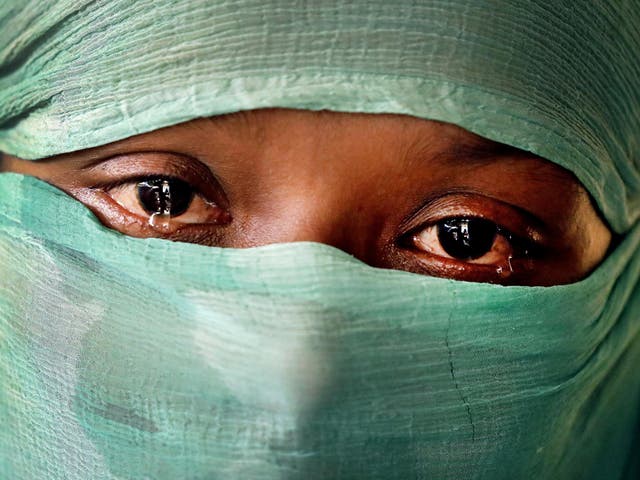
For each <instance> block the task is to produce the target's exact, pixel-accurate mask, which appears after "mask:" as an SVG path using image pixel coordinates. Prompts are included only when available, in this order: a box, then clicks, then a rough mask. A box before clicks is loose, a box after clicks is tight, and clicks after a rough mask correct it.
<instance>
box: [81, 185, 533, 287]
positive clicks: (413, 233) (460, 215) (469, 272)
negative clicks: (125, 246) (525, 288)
mask: <svg viewBox="0 0 640 480" xmlns="http://www.w3.org/2000/svg"><path fill="white" fill-rule="evenodd" d="M166 181H177V182H181V183H184V184H186V185H187V186H188V187H189V188H190V189H191V200H190V201H189V203H188V205H187V208H186V210H187V211H186V212H184V213H180V214H179V215H177V216H174V217H170V216H167V217H163V216H160V217H159V218H160V220H162V221H160V222H154V218H156V217H157V215H156V214H150V213H149V210H146V209H145V208H144V207H143V206H142V204H141V200H140V197H139V188H140V184H141V183H146V184H147V186H148V185H150V184H152V183H153V182H156V184H155V186H157V184H158V182H160V183H162V182H166ZM124 187H130V188H133V189H136V190H135V191H136V194H135V195H136V201H137V204H138V206H139V207H140V208H141V209H144V210H145V211H146V213H145V215H141V214H136V213H135V212H132V209H131V208H129V207H127V206H126V205H123V204H122V203H120V202H118V200H117V199H116V198H114V196H113V192H114V191H117V190H118V189H123V188H124ZM92 189H93V190H94V191H96V190H97V191H99V192H102V193H103V194H104V197H108V198H107V200H108V201H109V202H111V204H113V205H114V206H115V207H116V208H117V209H118V210H119V211H120V213H119V215H122V214H123V213H124V212H126V214H127V215H129V216H132V215H133V216H137V217H138V219H137V220H136V222H137V224H138V225H139V228H140V229H141V231H140V232H139V234H138V236H157V235H160V236H164V237H167V238H171V239H172V240H177V241H191V242H194V241H195V242H199V240H198V239H199V238H200V239H208V240H206V241H205V242H204V243H205V244H209V245H217V244H219V243H218V242H217V240H215V238H217V236H219V235H220V229H219V227H220V226H221V225H224V224H226V223H228V222H229V221H230V220H231V217H230V214H229V213H228V212H227V210H225V209H222V208H221V207H219V206H218V204H217V203H216V202H214V201H211V196H208V195H205V194H203V193H202V190H201V189H200V188H198V187H197V186H195V185H194V182H192V181H190V180H189V179H187V178H184V177H182V176H178V175H163V174H153V173H149V174H145V173H143V174H139V175H135V176H131V177H128V178H123V179H119V180H116V181H111V182H108V181H107V182H104V183H102V184H100V185H96V186H94V187H92ZM129 195H131V192H130V191H129ZM463 197H464V195H463ZM465 198H466V197H465ZM193 199H201V201H202V202H204V203H203V205H204V204H206V205H207V206H208V207H210V208H212V209H216V212H217V213H216V214H215V215H212V216H211V218H210V220H211V221H206V222H201V221H199V222H189V221H187V222H181V221H180V220H181V217H183V216H185V215H188V210H190V209H191V207H192V202H193ZM128 200H129V201H131V198H129V199H128ZM460 202H462V203H460ZM467 203H469V202H468V201H467V200H455V201H454V202H452V205H453V207H452V206H451V205H442V206H438V205H434V206H433V207H432V208H430V210H432V211H437V210H440V211H441V212H440V214H442V211H444V213H445V214H446V213H447V212H449V214H448V215H446V216H442V217H441V218H430V219H429V220H428V221H426V222H421V224H420V225H418V226H417V227H414V228H412V229H410V230H409V231H408V232H407V233H405V234H403V235H401V237H400V240H399V241H398V242H397V244H398V247H400V250H401V251H403V252H406V253H404V254H403V256H406V255H410V256H411V258H410V259H409V261H410V263H414V264H417V266H416V268H415V270H416V272H418V273H423V274H425V273H426V274H428V275H434V276H445V277H450V278H458V279H461V280H472V281H483V282H487V281H488V282H493V281H498V282H502V281H506V278H507V277H510V276H511V275H512V274H514V273H519V271H521V270H530V269H531V268H532V261H533V259H534V258H535V257H536V256H537V255H538V253H539V251H540V246H539V245H538V244H537V242H535V241H534V240H532V239H529V238H525V237H523V236H519V235H516V234H514V233H512V231H511V230H509V229H507V228H505V227H503V226H502V225H499V224H498V223H496V222H494V221H492V220H491V219H490V218H484V217H482V216H479V215H477V214H474V213H473V212H475V211H477V208H480V206H478V207H476V208H468V207H467V208H462V207H461V205H465V204H467ZM473 203H474V202H471V204H473ZM481 205H484V203H481ZM495 214H498V212H495ZM145 216H148V218H145ZM156 219H157V218H156ZM107 220H108V219H107ZM455 221H458V222H460V221H466V222H481V223H483V224H484V225H485V226H486V225H491V228H492V229H493V234H492V235H493V240H492V242H493V243H492V244H491V245H490V247H491V249H492V248H493V246H494V245H495V243H496V239H498V238H502V239H504V240H503V242H506V243H507V244H508V246H509V248H510V249H512V250H513V254H509V255H508V256H506V255H503V258H501V260H500V262H499V263H495V262H494V263H483V262H482V261H480V260H481V259H482V258H484V257H485V256H486V255H488V254H489V253H491V251H492V250H491V249H490V250H488V251H487V253H485V254H484V255H482V256H480V257H477V258H456V257H454V256H452V255H449V253H448V252H447V251H446V248H445V247H443V246H442V245H440V247H439V248H440V250H442V251H443V252H444V253H445V255H442V254H437V253H434V252H433V250H434V249H433V248H432V249H431V251H429V249H424V248H419V246H418V245H417V244H416V243H417V242H416V237H418V236H419V235H421V234H422V233H423V232H427V231H429V229H431V231H432V236H433V234H434V231H435V230H438V229H440V228H442V226H443V225H444V224H445V223H446V222H455ZM107 223H109V222H107ZM414 224H415V223H414ZM212 227H217V228H212ZM434 229H435V230H434ZM145 231H146V233H145ZM152 232H157V233H156V234H154V233H152ZM187 232H191V233H187ZM195 232H199V233H195ZM126 233H130V234H131V233H132V232H130V231H129V232H126ZM140 233H141V234H140ZM436 235H437V233H436ZM441 240H442V239H441V238H440V237H439V236H438V239H437V242H438V243H441ZM447 255H448V256H447ZM403 263H405V262H404V261H403ZM516 270H518V272H516ZM496 279H497V280H496Z"/></svg>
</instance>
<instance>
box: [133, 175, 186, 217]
mask: <svg viewBox="0 0 640 480" xmlns="http://www.w3.org/2000/svg"><path fill="white" fill-rule="evenodd" d="M192 198H193V189H192V188H191V187H190V186H189V184H188V183H186V182H183V181H182V180H178V179H177V178H153V179H149V180H144V181H142V182H139V183H138V199H139V200H140V205H141V206H142V208H144V209H145V211H146V212H147V213H149V214H151V215H153V214H157V215H171V216H172V217H177V216H178V215H182V214H183V213H184V212H185V211H186V210H187V208H189V205H190V204H191V200H192Z"/></svg>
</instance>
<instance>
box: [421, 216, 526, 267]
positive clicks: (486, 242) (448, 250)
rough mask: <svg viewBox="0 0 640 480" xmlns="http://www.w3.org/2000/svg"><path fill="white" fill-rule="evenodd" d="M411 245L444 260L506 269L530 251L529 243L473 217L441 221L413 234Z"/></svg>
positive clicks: (494, 225)
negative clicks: (513, 261)
mask: <svg viewBox="0 0 640 480" xmlns="http://www.w3.org/2000/svg"><path fill="white" fill-rule="evenodd" d="M413 243H414V245H415V247H416V248H418V249H419V250H421V251H423V252H426V253H431V254H433V255H435V256H439V257H443V258H445V259H447V258H448V259H455V260H460V261H463V262H466V263H474V264H485V265H497V266H498V267H499V268H503V266H504V267H507V268H509V269H511V260H512V259H514V258H528V257H529V256H530V254H531V252H532V251H533V248H534V246H533V245H532V242H530V241H528V240H526V239H522V238H519V237H516V236H515V235H513V234H511V233H510V232H508V231H506V230H504V229H503V228H501V227H499V226H498V225H496V224H495V223H493V222H491V221H489V220H486V219H483V218H476V217H450V218H445V219H442V220H440V221H438V222H437V223H435V224H433V225H430V226H428V227H426V228H424V229H422V230H420V231H419V232H418V233H417V234H415V235H414V236H413Z"/></svg>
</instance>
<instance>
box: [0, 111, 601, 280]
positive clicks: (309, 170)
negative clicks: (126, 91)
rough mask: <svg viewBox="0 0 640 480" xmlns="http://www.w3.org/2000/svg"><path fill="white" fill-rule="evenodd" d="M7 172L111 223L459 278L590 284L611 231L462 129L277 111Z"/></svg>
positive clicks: (561, 179) (582, 200)
mask: <svg viewBox="0 0 640 480" xmlns="http://www.w3.org/2000/svg"><path fill="white" fill-rule="evenodd" d="M1 168H2V170H5V171H15V172H22V173H26V174H30V175H34V176H37V177H40V178H42V179H43V180H46V181H47V182H50V183H52V184H53V185H56V186H57V187H59V188H61V189H63V190H64V191H66V192H67V193H69V194H70V195H72V196H74V197H75V198H77V199H78V200H80V201H81V202H83V203H84V204H85V205H87V206H88V207H89V208H90V209H91V210H93V212H94V213H95V214H96V215H97V216H98V217H99V218H100V220H101V221H102V222H103V223H104V224H105V225H107V226H109V227H111V228H113V229H115V230H118V231H120V232H122V233H125V234H127V235H132V236H136V237H162V238H167V239H170V240H175V241H183V242H194V243H200V244H203V245H211V246H220V247H240V248H242V247H251V246H257V245H264V244H269V243H277V242H294V241H313V242H321V243H326V244H329V245H333V246H335V247H337V248H340V249H342V250H344V251H346V252H348V253H350V254H352V255H354V256H355V257H357V258H359V259H360V260H362V261H364V262H366V263H368V264H370V265H373V266H376V267H382V268H392V269H398V270H406V271H410V272H415V273H420V274H424V275H434V276H439V277H449V278H454V279H459V280H468V281H479V282H493V283H503V284H522V285H552V284H560V283H568V282H572V281H576V280H578V279H580V278H582V277H584V276H585V275H586V274H587V273H588V272H589V271H590V270H592V269H593V268H594V267H595V266H596V265H597V264H598V263H599V262H600V261H601V260H602V259H603V257H604V255H605V253H606V252H607V249H608V247H609V244H610V241H611V234H610V232H609V230H608V229H607V227H606V226H605V225H604V223H603V222H602V220H601V219H600V218H599V216H598V214H597V212H596V210H595V209H594V207H593V205H592V203H591V201H590V198H589V196H588V194H587V193H586V191H585V190H584V188H583V187H582V186H581V185H580V183H579V182H578V181H577V180H576V178H575V177H574V176H573V175H572V174H571V173H569V172H568V171H566V170H564V169H562V168H561V167H558V166H556V165H554V164H552V163H550V162H548V161H545V160H543V159H540V158H538V157H536V156H534V155H532V154H530V153H527V152H524V151H521V150H518V149H515V148H512V147H508V146H505V145H502V144H498V143H495V142H492V141H489V140H486V139H484V138H482V137H479V136H477V135H474V134H472V133H469V132H467V131H465V130H463V129H461V128H459V127H456V126H453V125H450V124H444V123H440V122H435V121H428V120H421V119H417V118H413V117H408V116H401V115H371V114H353V113H336V112H324V111H323V112H310V111H299V110H284V109H269V110H255V111H249V112H241V113H236V114H230V115H225V116H220V117H214V118H205V119H198V120H194V121H191V122H188V123H184V124H181V125H176V126H173V127H169V128H165V129H161V130H157V131H154V132H151V133H147V134H143V135H138V136H135V137H131V138H128V139H125V140H122V141H119V142H116V143H112V144H109V145H105V146H102V147H98V148H94V149H90V150H85V151H80V152H74V153H70V154H65V155H60V156H58V157H53V158H50V159H47V160H44V161H38V162H30V161H24V160H20V159H17V158H14V157H9V156H5V157H4V158H3V163H2V166H1Z"/></svg>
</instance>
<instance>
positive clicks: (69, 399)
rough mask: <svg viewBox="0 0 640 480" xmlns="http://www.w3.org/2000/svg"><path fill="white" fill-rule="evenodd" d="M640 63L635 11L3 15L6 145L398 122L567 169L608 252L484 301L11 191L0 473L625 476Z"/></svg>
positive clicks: (344, 8)
mask: <svg viewBox="0 0 640 480" xmlns="http://www.w3.org/2000/svg"><path fill="white" fill-rule="evenodd" d="M639 51H640V4H638V1H637V0H615V1H611V2H589V1H542V0H535V1H531V0H511V1H482V0H480V1H478V0H438V1H436V0H424V1H413V0H412V1H405V0H398V1H394V2H387V1H381V0H380V1H378V0H366V1H364V0H363V1H343V0H326V1H324V0H323V1H318V2H311V1H309V2H292V1H285V0H280V1H279V0H238V1H233V2H231V1H204V0H192V1H184V2H179V1H175V0H139V1H135V2H131V1H124V0H109V1H100V0H93V1H88V0H80V1H69V0H56V1H35V0H34V1H26V0H8V1H4V2H1V3H0V151H3V152H6V153H10V154H13V155H16V156H18V157H21V158H25V159H33V160H38V159H42V158H44V157H48V156H51V155H55V154H59V153H63V152H71V151H75V150H79V149H84V148H89V147H94V146H98V145H103V144H106V143H109V142H114V141H117V140H120V139H123V138H126V137H129V136H132V135H136V134H139V133H143V132H148V131H152V130H155V129H158V128H161V127H165V126H169V125H174V124H177V123H180V122H183V121H187V120H190V119H193V118H197V117H203V116H212V115H217V114H222V113H228V112H233V111H238V110H246V109H255V108H261V107H291V108H302V109H314V110H317V109H330V110H338V111H346V112H370V113H381V112H384V113H400V114H408V115H413V116H417V117H421V118H428V119H435V120H441V121H446V122H451V123H455V124H457V125H460V126H462V127H464V128H467V129H469V130H471V131H473V132H475V133H477V134H479V135H482V136H485V137H487V138H490V139H492V140H495V141H499V142H503V143H507V144H509V145H513V146H515V147H518V148H521V149H524V150H527V151H531V152H533V153H535V154H537V155H539V156H541V157H544V158H546V159H548V160H550V161H552V162H555V163H557V164H558V165H561V166H562V167H564V168H566V169H568V170H570V171H571V172H573V173H574V174H575V175H576V176H577V177H578V178H579V180H580V181H581V182H582V183H583V184H584V185H585V187H586V188H587V190H588V191H589V192H590V194H591V195H592V197H593V198H594V200H595V202H596V203H597V206H598V207H599V209H600V211H601V213H602V215H603V216H604V218H605V219H606V220H607V221H608V223H609V225H610V226H611V228H612V229H613V230H614V231H615V232H617V233H619V234H621V240H620V244H619V245H618V246H617V248H616V249H615V251H614V252H613V253H612V254H611V255H610V257H609V258H608V259H607V260H606V261H605V263H604V264H603V265H601V266H600V267H599V268H598V269H597V270H596V271H595V272H594V273H593V274H592V275H591V276H590V277H589V278H587V279H586V280H583V281H582V282H578V283H576V284H573V285H564V286H557V287H550V288H530V287H529V288H528V287H499V286H493V285H472V284H467V283H464V282H453V281H450V280H445V279H433V278H426V277H421V276H418V275H412V274H407V273H402V272H389V271H380V270H376V269H373V268H371V267H367V266H365V265H362V264H360V263H359V262H357V261H355V260H353V259H351V258H349V257H348V256H347V255H345V254H343V253H342V252H339V251H336V250H335V249H332V248H331V247H327V246H322V245H316V244H291V245H286V244H285V245H277V246H272V247H263V248H258V249H248V250H233V249H229V250H223V249H217V248H205V247H200V246H197V245H183V244H175V243H169V242H166V241H162V240H155V239H154V240H140V239H132V238H128V237H125V236H122V235H120V234H117V233H115V232H112V231H109V230H107V229H105V228H104V227H102V226H101V225H100V224H99V222H97V221H96V220H95V218H94V217H93V216H92V215H91V214H90V213H88V212H87V211H86V210H85V209H84V207H82V206H81V205H79V204H77V203H76V202H75V201H73V200H71V199H70V198H68V197H66V196H65V195H62V194H60V193H59V192H58V191H56V190H55V189H54V188H52V187H50V186H47V185H45V184H42V183H41V182H39V181H37V180H34V179H30V178H27V177H21V176H18V175H13V174H3V175H0V424H2V425H3V428H2V429H1V430H0V477H1V478H19V479H22V478H25V479H27V478H51V479H63V478H64V479H78V480H79V479H84V478H96V479H122V478H132V479H143V478H144V479H147V478H154V479H156V478H158V479H164V478H166V479H175V478H192V479H208V478H259V479H289V478H292V479H293V478H381V479H382V478H384V479H392V478H451V479H454V478H455V479H461V478H491V479H499V478H576V479H577V478H580V479H584V478H594V479H597V478H605V477H606V478H622V476H623V475H625V474H628V475H634V474H635V473H636V471H635V470H633V468H634V467H633V466H632V464H631V463H630V459H632V458H634V448H635V449H637V448H638V446H637V445H638V443H634V442H638V439H637V437H634V436H635V435H637V431H636V425H637V423H638V406H639V405H640V376H639V375H637V373H636V371H635V368H634V365H637V364H638V362H639V361H640V338H639V332H640V313H639V312H640V290H639V287H638V279H639V277H640V254H639V253H638V252H639V251H638V245H639V243H640V230H639V229H638V227H637V226H636V224H637V220H638V218H639V216H640V61H639V58H638V52H639ZM114 252H117V254H115V253H114ZM634 438H636V439H635V440H634ZM634 445H635V446H634ZM635 453H637V450H635Z"/></svg>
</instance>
